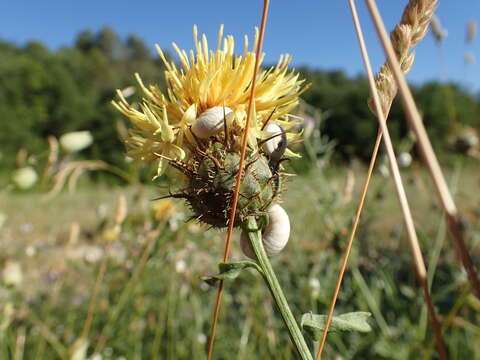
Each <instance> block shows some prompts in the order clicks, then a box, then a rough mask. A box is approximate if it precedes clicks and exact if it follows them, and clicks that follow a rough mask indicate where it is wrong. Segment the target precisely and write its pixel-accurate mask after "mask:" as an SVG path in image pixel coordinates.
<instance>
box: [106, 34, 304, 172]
mask: <svg viewBox="0 0 480 360" xmlns="http://www.w3.org/2000/svg"><path fill="white" fill-rule="evenodd" d="M193 37H194V43H195V50H196V51H195V52H194V51H193V50H190V52H189V53H188V54H187V52H186V51H185V50H180V49H179V47H178V46H177V45H176V44H175V43H173V47H174V49H175V51H176V52H177V54H178V57H179V59H180V66H181V67H180V68H179V67H178V66H177V65H176V64H175V62H173V61H170V62H169V61H168V60H167V58H166V56H165V54H164V52H163V51H162V49H161V48H160V47H159V46H158V45H157V50H158V53H159V55H160V57H161V59H162V60H163V63H164V64H165V67H166V71H165V79H166V80H167V84H168V88H167V91H166V95H164V94H163V93H162V92H161V91H160V89H159V88H158V87H157V86H155V85H150V86H148V87H147V86H145V85H144V84H143V82H142V80H141V78H140V75H138V74H135V78H136V80H137V82H138V85H139V87H140V88H141V90H142V91H143V95H144V98H143V100H142V103H141V104H140V107H139V109H138V110H137V109H136V108H135V107H134V105H131V104H129V103H128V102H127V101H126V99H125V97H124V96H123V94H122V92H121V91H117V94H118V98H119V100H118V101H117V102H115V101H114V102H113V105H114V106H115V107H116V108H117V109H118V110H119V111H120V112H122V113H123V114H124V115H126V116H127V117H128V118H129V119H130V120H131V121H132V123H133V124H134V125H135V126H136V128H137V129H136V130H133V131H131V133H130V137H129V139H128V140H127V141H126V143H127V146H128V147H129V153H128V155H129V156H131V157H133V158H135V159H138V160H141V161H158V162H159V168H158V174H159V175H160V174H161V173H162V172H163V170H164V167H163V165H164V164H165V162H166V159H172V160H182V159H184V158H185V155H186V152H188V151H191V150H192V149H194V148H197V147H199V146H202V145H203V143H204V142H206V141H207V140H208V139H201V137H199V136H198V135H195V134H194V133H193V132H192V129H191V127H192V125H194V124H195V122H196V120H197V119H198V118H200V117H201V116H202V114H203V113H204V112H206V111H209V110H210V109H212V108H215V107H219V108H222V109H223V108H225V110H226V112H227V113H231V115H230V118H229V120H230V121H231V122H230V123H229V124H227V125H228V127H229V129H228V130H229V135H230V136H231V137H233V138H234V140H237V141H238V142H239V139H240V137H241V134H242V132H243V130H244V127H245V123H246V118H247V106H248V99H249V96H250V86H251V79H252V76H253V70H254V67H255V56H256V55H255V50H256V47H257V42H258V29H257V30H256V33H255V40H254V44H253V48H252V49H250V48H249V40H248V37H245V39H244V43H245V48H244V51H243V55H235V54H234V39H233V37H232V36H226V37H225V38H224V37H223V26H221V27H220V31H219V35H218V42H217V50H216V51H214V50H211V49H209V45H208V42H207V38H206V36H205V35H202V37H201V40H199V39H198V33H197V27H196V26H194V28H193ZM290 61H291V57H290V56H288V55H286V56H281V57H280V59H279V61H278V63H277V65H276V66H273V67H271V68H269V69H265V70H262V71H261V72H260V74H259V75H258V80H257V86H256V93H255V101H254V108H255V110H254V116H253V118H252V121H251V129H250V130H249V135H250V136H249V139H248V145H249V147H250V148H251V149H252V150H256V149H257V145H258V140H262V139H266V138H267V137H268V133H266V132H265V131H263V129H264V126H265V124H266V122H267V121H268V122H272V123H276V124H278V125H280V126H282V128H283V129H284V130H285V131H287V135H288V139H289V140H290V139H292V138H293V137H294V136H295V134H293V133H291V134H289V133H288V132H289V130H291V129H292V127H293V126H295V125H296V124H297V123H298V122H297V121H292V119H293V117H292V115H290V114H289V112H290V111H291V110H292V109H293V108H294V107H295V106H297V104H298V96H299V95H300V94H301V93H302V92H303V91H305V90H306V88H307V87H305V86H304V87H303V88H302V84H303V81H302V80H299V78H298V74H296V73H294V72H293V71H289V69H288V65H289V63H290ZM222 114H223V112H220V115H222ZM220 120H221V122H222V125H223V116H220ZM194 128H195V126H194ZM222 129H223V126H222ZM286 155H287V156H292V155H294V154H293V153H291V152H290V151H289V150H287V151H286Z"/></svg>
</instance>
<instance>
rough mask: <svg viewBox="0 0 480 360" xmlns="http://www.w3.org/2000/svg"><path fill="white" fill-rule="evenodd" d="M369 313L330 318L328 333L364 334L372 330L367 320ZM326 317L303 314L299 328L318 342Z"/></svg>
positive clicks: (359, 312) (360, 312) (355, 313)
mask: <svg viewBox="0 0 480 360" xmlns="http://www.w3.org/2000/svg"><path fill="white" fill-rule="evenodd" d="M370 316H372V314H370V313H369V312H364V311H357V312H351V313H346V314H342V315H338V316H334V317H333V318H332V322H331V323H330V328H329V331H334V332H335V331H358V332H362V333H366V332H369V331H371V330H372V328H371V326H370V324H369V323H368V318H369V317H370ZM326 322H327V315H317V314H310V313H307V314H303V316H302V321H301V326H302V328H303V330H304V331H305V332H306V333H307V334H308V336H310V337H311V338H313V339H314V340H320V339H321V338H322V335H323V331H324V330H325V324H326Z"/></svg>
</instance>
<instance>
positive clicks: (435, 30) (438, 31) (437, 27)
mask: <svg viewBox="0 0 480 360" xmlns="http://www.w3.org/2000/svg"><path fill="white" fill-rule="evenodd" d="M430 26H431V29H432V34H433V37H434V38H435V42H436V43H437V44H438V45H440V44H442V43H443V40H444V39H445V38H446V37H447V30H445V29H444V28H443V27H442V24H441V23H440V19H439V18H438V17H437V16H436V15H435V14H434V15H433V16H432V21H431V23H430Z"/></svg>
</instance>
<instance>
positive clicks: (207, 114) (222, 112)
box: [192, 106, 234, 139]
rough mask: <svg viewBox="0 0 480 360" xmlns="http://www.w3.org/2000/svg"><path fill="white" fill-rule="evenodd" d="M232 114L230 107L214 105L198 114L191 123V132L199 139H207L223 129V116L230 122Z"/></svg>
mask: <svg viewBox="0 0 480 360" xmlns="http://www.w3.org/2000/svg"><path fill="white" fill-rule="evenodd" d="M233 115H234V114H233V111H232V109H230V108H228V107H226V106H225V107H223V106H214V107H212V108H210V109H208V110H205V111H204V112H203V113H201V114H200V116H199V117H198V118H197V120H195V122H194V123H193V125H192V132H193V133H194V134H195V136H196V137H198V138H199V139H208V138H209V137H210V136H213V135H215V134H217V133H219V132H220V131H221V130H222V129H223V127H224V118H226V119H227V122H230V118H231V117H232V116H233Z"/></svg>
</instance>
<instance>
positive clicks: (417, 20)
mask: <svg viewBox="0 0 480 360" xmlns="http://www.w3.org/2000/svg"><path fill="white" fill-rule="evenodd" d="M353 5H354V4H353ZM435 5H436V1H417V0H411V1H410V2H409V3H408V5H407V7H406V8H405V10H404V12H403V16H402V19H401V22H400V24H398V25H397V26H396V28H395V30H394V31H393V32H392V37H395V38H396V39H397V41H396V42H395V43H396V44H397V46H398V49H397V52H398V53H403V55H404V56H403V59H404V68H405V70H407V72H408V71H410V70H411V68H412V66H413V60H414V54H409V51H410V49H411V47H413V46H414V45H415V44H417V43H418V42H419V41H420V40H421V39H422V38H423V37H424V36H425V33H426V31H427V28H428V21H429V18H428V17H426V16H425V15H429V16H430V17H431V16H432V15H433V10H434V9H435ZM350 6H352V3H350ZM419 9H427V10H428V11H425V10H424V13H422V14H418V12H419ZM407 65H408V66H407ZM375 84H376V89H377V90H378V92H379V97H380V100H381V104H382V109H383V115H384V117H385V119H387V118H388V114H389V113H390V108H391V105H392V101H393V98H394V97H395V95H396V92H397V88H396V85H395V81H394V79H393V76H392V72H391V71H390V68H389V67H388V64H384V65H383V66H382V68H381V70H380V72H379V74H378V75H377V76H376V79H375ZM382 89H383V91H382ZM369 106H370V109H371V110H372V112H373V113H374V114H376V111H375V105H374V103H373V100H372V99H369ZM381 142H382V131H381V130H380V129H379V130H378V133H377V138H376V140H375V145H374V149H373V151H372V157H371V159H370V164H369V167H368V171H367V176H366V179H365V183H364V185H363V188H362V193H361V196H360V202H359V205H358V208H357V211H356V214H355V220H354V223H353V226H352V231H351V233H350V237H349V240H348V244H347V249H346V251H345V257H344V259H343V262H342V265H341V270H340V272H339V276H338V281H337V286H336V289H335V292H334V295H333V298H332V301H331V304H330V309H329V314H328V316H327V326H326V328H327V329H328V326H329V323H330V321H331V317H332V316H333V311H334V309H335V304H336V301H337V297H338V293H339V290H340V286H341V282H342V280H343V275H344V272H345V270H346V265H347V263H348V258H349V255H350V250H351V247H352V245H353V240H354V239H355V234H356V230H357V227H358V224H359V222H360V217H361V214H362V210H363V206H364V203H365V197H366V195H367V192H368V187H369V185H370V180H371V177H372V173H373V169H374V167H375V162H376V160H377V155H378V151H379V149H380V144H381ZM326 334H327V331H326V332H325V339H323V340H322V343H321V346H320V348H319V352H318V353H317V358H320V356H321V352H322V350H323V346H324V345H325V344H324V342H325V340H326Z"/></svg>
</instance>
